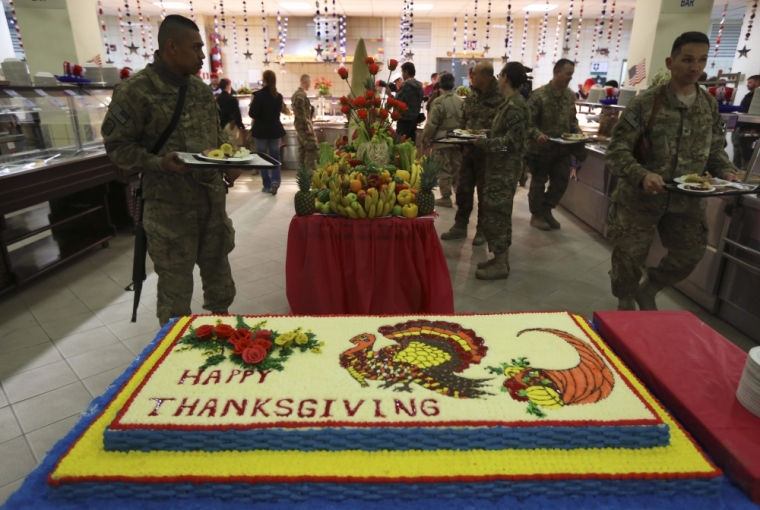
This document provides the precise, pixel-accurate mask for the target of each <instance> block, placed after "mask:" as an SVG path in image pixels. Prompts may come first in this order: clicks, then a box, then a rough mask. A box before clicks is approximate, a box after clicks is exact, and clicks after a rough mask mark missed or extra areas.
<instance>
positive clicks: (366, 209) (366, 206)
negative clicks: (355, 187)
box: [364, 194, 372, 214]
mask: <svg viewBox="0 0 760 510" xmlns="http://www.w3.org/2000/svg"><path fill="white" fill-rule="evenodd" d="M371 206H372V197H371V196H370V195H369V194H367V195H365V196H364V212H366V213H367V214H369V208H370V207H371Z"/></svg>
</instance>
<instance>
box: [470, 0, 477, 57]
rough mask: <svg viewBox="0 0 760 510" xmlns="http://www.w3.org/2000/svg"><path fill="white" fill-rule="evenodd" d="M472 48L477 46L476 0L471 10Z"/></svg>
mask: <svg viewBox="0 0 760 510" xmlns="http://www.w3.org/2000/svg"><path fill="white" fill-rule="evenodd" d="M471 44H472V50H473V54H474V52H475V50H476V49H477V47H478V0H475V10H474V11H473V12H472V43H471Z"/></svg>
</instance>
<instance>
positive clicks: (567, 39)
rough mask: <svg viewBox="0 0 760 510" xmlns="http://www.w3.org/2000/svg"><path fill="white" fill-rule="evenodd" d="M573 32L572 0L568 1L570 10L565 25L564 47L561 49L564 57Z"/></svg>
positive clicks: (568, 48) (568, 49)
mask: <svg viewBox="0 0 760 510" xmlns="http://www.w3.org/2000/svg"><path fill="white" fill-rule="evenodd" d="M572 30H573V0H570V10H569V11H568V13H567V23H566V25H565V45H564V46H563V47H562V54H563V55H565V54H566V53H568V52H569V51H570V32H571V31H572Z"/></svg>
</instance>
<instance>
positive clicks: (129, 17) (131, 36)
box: [124, 0, 135, 44]
mask: <svg viewBox="0 0 760 510" xmlns="http://www.w3.org/2000/svg"><path fill="white" fill-rule="evenodd" d="M124 15H125V16H126V17H127V32H129V42H130V43H133V44H134V41H135V37H134V33H133V32H132V15H131V14H130V13H129V0H124Z"/></svg>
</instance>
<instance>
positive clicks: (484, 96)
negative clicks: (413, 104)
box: [441, 62, 504, 246]
mask: <svg viewBox="0 0 760 510" xmlns="http://www.w3.org/2000/svg"><path fill="white" fill-rule="evenodd" d="M503 102H504V94H502V93H501V91H500V90H499V82H498V80H497V79H496V78H495V77H494V75H493V65H492V64H491V63H490V62H479V63H478V64H476V65H475V67H474V68H473V70H472V93H471V94H470V95H469V96H468V97H467V98H466V99H465V100H464V108H463V110H462V118H461V120H460V121H459V128H460V129H491V126H492V125H493V120H494V118H496V114H497V113H499V107H500V106H501V104H502V103H503ZM485 173H486V152H485V151H484V150H483V149H480V148H478V147H476V146H471V147H465V148H463V150H462V163H461V165H460V167H459V183H458V184H457V193H456V198H457V214H456V217H455V218H454V226H453V227H451V230H449V231H448V232H444V233H443V234H442V235H441V239H444V240H448V239H462V238H464V237H467V224H468V223H469V222H470V214H471V213H472V210H473V208H474V206H475V189H476V188H477V190H478V225H477V231H476V233H475V238H474V239H473V240H472V244H473V245H474V246H480V245H482V244H485V243H486V238H485V235H484V234H483V196H484V195H483V187H484V184H485Z"/></svg>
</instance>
